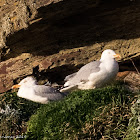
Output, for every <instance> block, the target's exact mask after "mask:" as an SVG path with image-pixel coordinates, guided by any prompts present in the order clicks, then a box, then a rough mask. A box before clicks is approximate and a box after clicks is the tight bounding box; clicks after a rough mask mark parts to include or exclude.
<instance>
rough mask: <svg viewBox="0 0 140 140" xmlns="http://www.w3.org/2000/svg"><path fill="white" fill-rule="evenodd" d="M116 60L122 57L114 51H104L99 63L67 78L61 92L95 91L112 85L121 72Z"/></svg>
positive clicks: (93, 62)
mask: <svg viewBox="0 0 140 140" xmlns="http://www.w3.org/2000/svg"><path fill="white" fill-rule="evenodd" d="M116 58H120V55H119V54H116V53H115V52H114V51H113V50H110V49H107V50H105V51H103V53H102V55H101V59H100V60H99V61H92V62H90V63H88V64H86V65H84V66H83V67H82V68H81V69H80V70H79V71H78V72H76V73H73V74H71V75H68V76H66V78H65V84H64V88H62V89H61V90H60V91H61V92H69V91H71V90H74V89H94V88H98V87H102V86H104V85H106V84H108V83H110V82H111V81H112V80H113V79H114V78H115V77H116V75H117V73H118V71H119V66H118V62H117V61H116V60H115V59H116Z"/></svg>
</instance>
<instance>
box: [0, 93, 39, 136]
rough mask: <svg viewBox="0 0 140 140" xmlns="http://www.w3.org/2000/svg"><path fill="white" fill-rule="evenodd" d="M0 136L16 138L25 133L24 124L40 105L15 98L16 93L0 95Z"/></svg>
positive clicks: (25, 126)
mask: <svg viewBox="0 0 140 140" xmlns="http://www.w3.org/2000/svg"><path fill="white" fill-rule="evenodd" d="M0 101H1V102H0V136H1V138H8V137H10V138H12V137H13V138H16V137H17V136H19V135H21V134H22V133H24V132H25V131H26V128H27V125H26V122H27V121H28V120H29V117H30V116H31V115H32V114H33V113H35V112H36V110H37V108H38V107H40V104H37V103H34V102H31V101H28V100H25V99H22V98H19V97H17V95H16V93H10V92H9V93H4V94H1V95H0Z"/></svg>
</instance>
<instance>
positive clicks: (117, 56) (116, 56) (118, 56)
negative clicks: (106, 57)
mask: <svg viewBox="0 0 140 140" xmlns="http://www.w3.org/2000/svg"><path fill="white" fill-rule="evenodd" d="M113 56H114V58H121V56H120V55H119V54H115V55H113Z"/></svg>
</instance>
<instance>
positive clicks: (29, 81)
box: [12, 76, 37, 89]
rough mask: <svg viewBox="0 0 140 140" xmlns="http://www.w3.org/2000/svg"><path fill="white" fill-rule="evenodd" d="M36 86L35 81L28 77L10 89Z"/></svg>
mask: <svg viewBox="0 0 140 140" xmlns="http://www.w3.org/2000/svg"><path fill="white" fill-rule="evenodd" d="M36 84H37V81H36V80H35V79H34V78H33V77H31V76H29V77H26V78H24V79H23V80H21V81H20V83H19V84H17V85H13V86H12V89H15V88H20V87H21V86H28V87H29V86H33V85H36Z"/></svg>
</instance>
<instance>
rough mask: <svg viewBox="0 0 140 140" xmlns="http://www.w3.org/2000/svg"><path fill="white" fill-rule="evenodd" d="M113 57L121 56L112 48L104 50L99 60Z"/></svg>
mask: <svg viewBox="0 0 140 140" xmlns="http://www.w3.org/2000/svg"><path fill="white" fill-rule="evenodd" d="M115 58H121V56H120V55H119V54H116V53H115V52H114V51H113V50H110V49H107V50H104V51H103V53H102V55H101V60H106V59H115Z"/></svg>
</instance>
